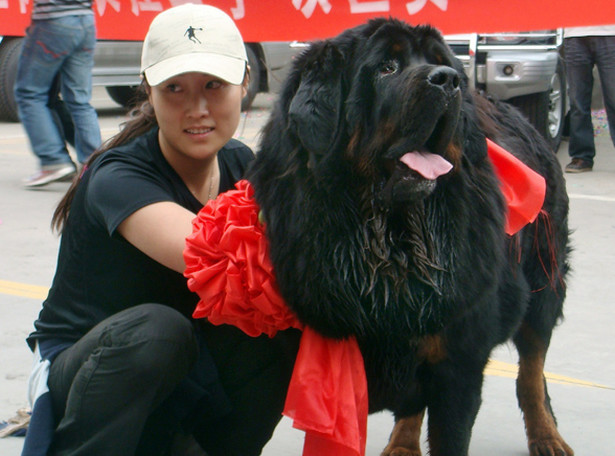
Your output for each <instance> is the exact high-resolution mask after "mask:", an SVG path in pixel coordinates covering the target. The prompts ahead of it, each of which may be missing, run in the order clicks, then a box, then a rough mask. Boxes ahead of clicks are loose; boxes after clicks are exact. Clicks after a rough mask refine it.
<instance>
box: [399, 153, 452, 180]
mask: <svg viewBox="0 0 615 456" xmlns="http://www.w3.org/2000/svg"><path fill="white" fill-rule="evenodd" d="M399 160H400V161H401V162H402V163H403V164H405V165H406V166H407V167H408V168H411V169H413V170H414V171H416V172H417V173H419V174H420V175H421V176H423V177H424V178H425V179H430V180H434V179H435V178H437V177H438V176H442V175H443V174H446V173H448V172H449V171H450V170H451V169H453V165H451V164H450V163H449V162H448V161H446V160H445V159H444V158H442V157H441V156H440V155H437V154H430V153H429V152H419V151H415V152H408V153H407V154H406V155H404V156H403V157H401V158H400V159H399Z"/></svg>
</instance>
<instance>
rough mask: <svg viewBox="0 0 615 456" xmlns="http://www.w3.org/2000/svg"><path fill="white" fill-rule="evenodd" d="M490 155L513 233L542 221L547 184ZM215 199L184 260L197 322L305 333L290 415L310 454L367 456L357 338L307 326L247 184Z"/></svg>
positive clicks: (499, 154)
mask: <svg viewBox="0 0 615 456" xmlns="http://www.w3.org/2000/svg"><path fill="white" fill-rule="evenodd" d="M487 145H488V154H489V157H490V159H491V161H492V162H493V165H494V167H495V171H496V174H497V176H498V178H499V179H500V182H501V189H502V192H503V193H504V196H505V199H506V201H507V204H508V218H507V224H506V232H507V233H508V234H511V235H512V234H514V233H516V232H517V231H518V230H520V229H521V228H523V226H525V225H526V224H527V223H530V222H532V221H534V220H535V218H536V216H537V215H538V212H539V211H540V209H541V207H542V203H543V200H544V195H545V187H546V186H545V181H544V179H543V178H542V177H541V176H540V175H538V174H537V173H535V172H534V171H532V170H531V169H529V168H528V167H527V166H526V165H524V164H523V163H522V162H521V161H519V160H518V159H516V158H515V157H514V156H512V155H511V154H510V153H509V152H507V151H506V150H504V149H502V148H501V147H500V146H498V145H497V144H495V143H493V142H492V141H489V140H487ZM236 188H237V190H233V191H229V192H226V193H223V194H221V195H219V196H218V198H217V199H216V200H213V201H209V202H208V203H207V205H206V206H205V207H203V209H201V211H200V212H199V214H198V215H197V217H196V218H195V220H194V222H193V232H192V234H191V235H190V236H189V237H188V238H187V239H186V249H185V251H184V259H185V262H186V270H185V273H184V275H185V276H186V277H187V278H188V287H189V288H190V290H192V291H194V292H196V293H197V294H198V295H199V297H200V298H201V299H200V301H199V303H198V304H197V307H196V309H195V311H194V313H193V316H194V318H207V319H208V320H209V321H210V322H211V323H213V324H215V325H220V324H231V325H234V326H236V327H238V328H240V329H241V330H243V331H244V332H245V333H246V334H248V335H251V336H258V335H260V334H263V333H264V334H267V335H268V336H270V337H273V336H274V335H275V334H276V332H277V331H280V330H284V329H288V328H291V327H292V328H299V329H302V330H303V335H302V337H301V343H300V347H299V353H298V355H297V360H296V361H295V368H294V371H293V375H292V379H291V382H290V385H289V389H288V393H287V398H286V404H285V407H284V412H283V413H284V415H286V416H288V417H289V418H292V419H293V420H294V421H293V425H294V426H295V427H296V428H298V429H301V430H304V431H305V432H306V436H305V442H304V449H303V454H304V456H362V455H364V454H365V442H366V436H367V413H368V400H367V381H366V378H365V370H364V366H363V357H362V355H361V352H360V350H359V346H358V344H357V342H356V340H355V339H354V338H352V339H348V340H343V341H336V340H333V339H327V338H324V337H322V336H320V335H319V334H318V333H316V332H315V331H313V330H312V329H310V328H309V327H304V325H303V324H301V322H300V321H299V320H298V319H297V318H296V317H295V315H294V314H293V313H292V312H291V311H290V310H289V309H288V307H287V306H286V304H285V303H284V300H283V299H282V297H281V295H280V293H279V291H278V287H277V284H276V281H275V275H274V272H273V266H272V264H271V261H270V259H269V243H268V241H267V238H266V237H265V232H264V227H263V226H262V225H261V223H260V222H259V220H258V215H259V207H258V205H257V204H256V202H255V200H254V197H253V195H254V189H253V188H252V186H251V185H250V184H249V183H248V182H247V181H240V182H238V183H237V184H236Z"/></svg>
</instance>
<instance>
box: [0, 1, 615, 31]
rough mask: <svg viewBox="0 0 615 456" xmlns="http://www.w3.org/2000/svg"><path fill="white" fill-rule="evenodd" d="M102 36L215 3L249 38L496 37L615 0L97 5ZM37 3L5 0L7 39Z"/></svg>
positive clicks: (573, 20) (572, 19) (614, 16)
mask: <svg viewBox="0 0 615 456" xmlns="http://www.w3.org/2000/svg"><path fill="white" fill-rule="evenodd" d="M95 2H96V5H95V7H94V11H95V13H96V15H97V25H98V37H99V38H100V39H123V40H142V39H143V37H144V36H145V33H146V31H147V27H148V25H149V23H150V22H151V20H152V18H153V17H154V16H155V15H156V14H157V13H158V12H159V11H162V10H163V9H166V8H169V7H171V6H176V5H179V4H182V3H208V4H210V5H214V6H217V7H219V8H221V9H223V10H224V11H226V12H227V13H228V14H229V15H230V16H231V17H233V18H234V19H235V22H236V23H237V26H238V27H239V29H240V30H241V32H242V35H243V37H244V40H245V41H292V40H299V41H309V40H314V39H319V38H327V37H331V36H334V35H336V34H338V33H339V32H341V31H342V30H344V29H346V28H348V27H352V26H354V25H357V24H360V23H362V22H365V21H366V20H367V19H368V18H370V17H376V16H393V17H397V18H400V19H402V20H404V21H406V22H408V23H411V24H424V23H429V24H432V25H434V26H436V27H438V28H439V29H440V30H441V31H442V32H443V33H447V34H448V33H470V32H479V33H489V32H507V31H531V30H545V29H554V28H558V27H564V26H573V25H604V24H611V23H615V3H614V2H613V0H586V1H583V2H578V1H576V0H557V1H556V0H544V1H540V0H497V1H496V0H207V1H202V2H199V1H198V0H95ZM31 3H32V1H31V0H0V36H2V35H5V36H6V35H23V34H24V30H25V28H26V27H27V25H28V23H29V22H30V14H29V12H30V8H31Z"/></svg>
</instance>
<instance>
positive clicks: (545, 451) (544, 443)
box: [529, 437, 574, 456]
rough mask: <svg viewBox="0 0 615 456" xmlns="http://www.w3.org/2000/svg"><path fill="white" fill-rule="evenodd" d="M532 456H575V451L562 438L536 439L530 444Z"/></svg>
mask: <svg viewBox="0 0 615 456" xmlns="http://www.w3.org/2000/svg"><path fill="white" fill-rule="evenodd" d="M529 448H530V456H574V451H573V450H572V448H570V447H569V446H568V445H567V444H566V442H564V440H563V439H562V438H561V437H560V438H549V439H542V440H539V439H536V440H533V441H531V442H530V443H529Z"/></svg>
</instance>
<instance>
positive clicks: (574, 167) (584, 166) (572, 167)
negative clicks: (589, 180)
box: [566, 158, 594, 173]
mask: <svg viewBox="0 0 615 456" xmlns="http://www.w3.org/2000/svg"><path fill="white" fill-rule="evenodd" d="M593 167H594V164H593V163H592V162H590V161H589V160H583V159H582V158H573V159H572V161H571V162H570V163H568V164H567V165H566V172H567V173H586V172H587V171H591V170H592V168H593Z"/></svg>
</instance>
